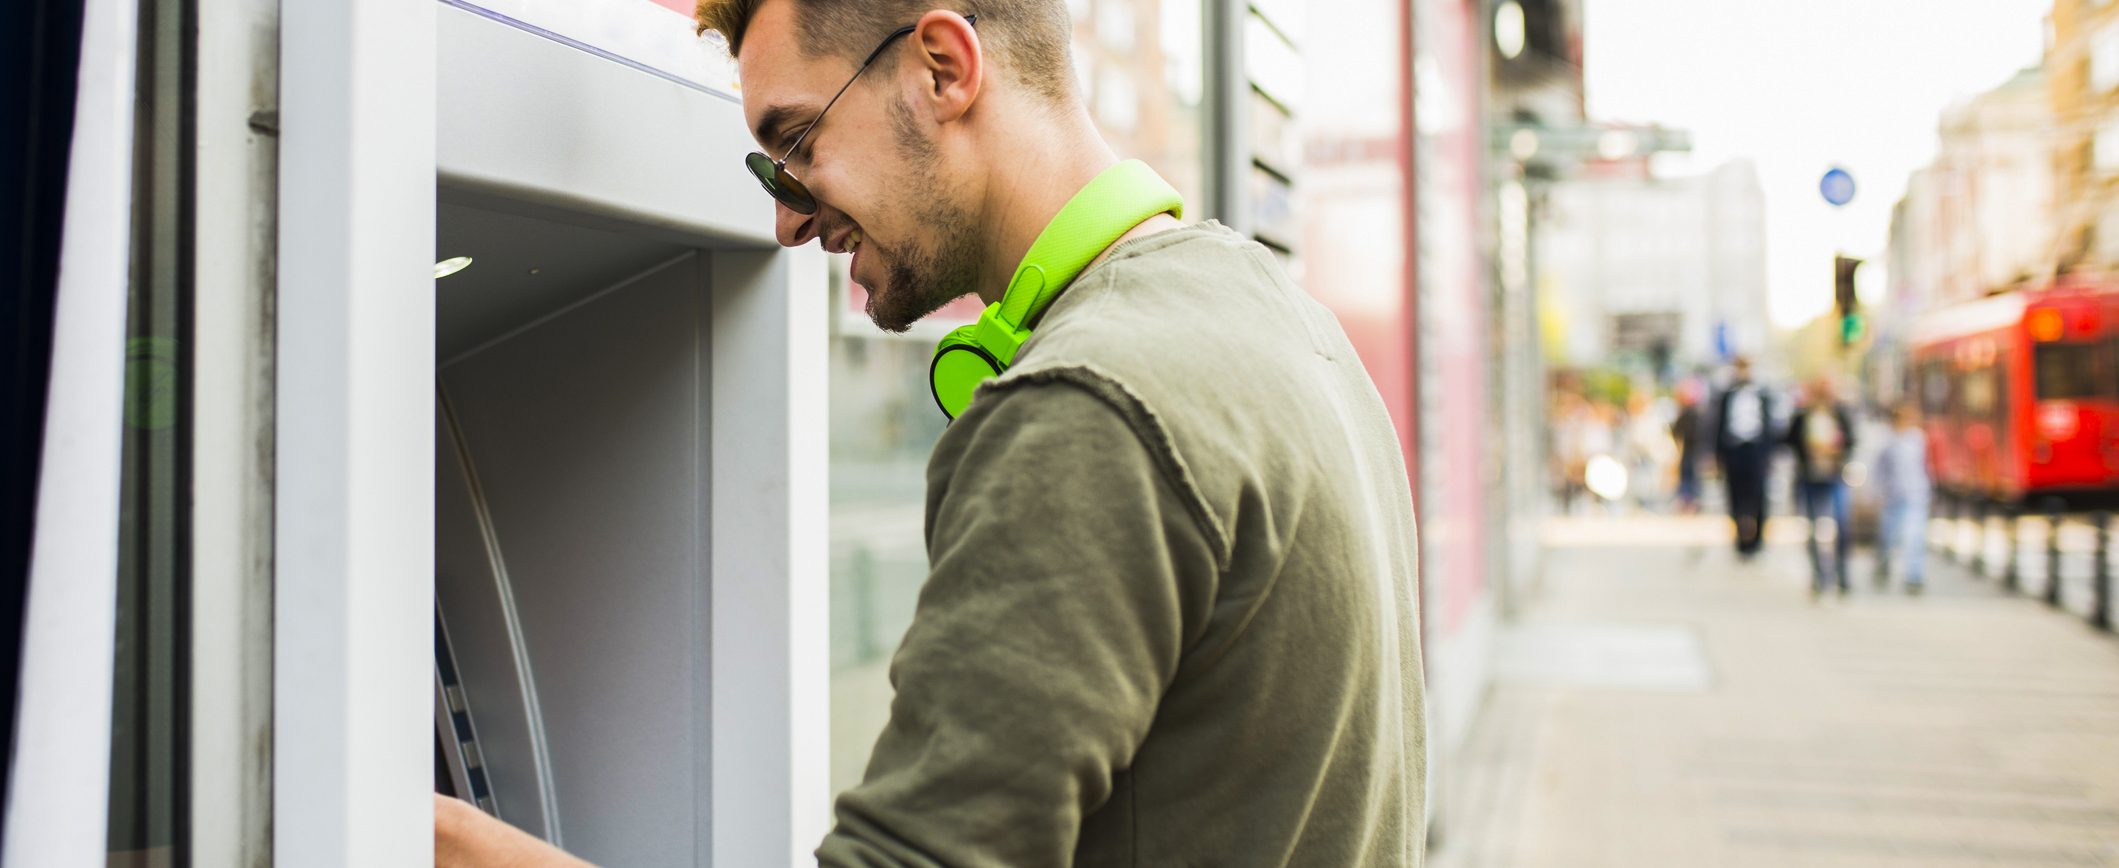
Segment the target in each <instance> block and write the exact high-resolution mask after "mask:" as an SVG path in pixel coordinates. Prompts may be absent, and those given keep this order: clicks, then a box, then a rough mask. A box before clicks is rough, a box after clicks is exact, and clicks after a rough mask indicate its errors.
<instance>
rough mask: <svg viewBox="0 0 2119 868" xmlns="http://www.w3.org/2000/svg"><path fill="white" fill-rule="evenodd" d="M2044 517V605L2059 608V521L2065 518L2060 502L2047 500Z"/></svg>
mask: <svg viewBox="0 0 2119 868" xmlns="http://www.w3.org/2000/svg"><path fill="white" fill-rule="evenodd" d="M2045 515H2046V522H2047V524H2046V536H2045V602H2046V605H2049V606H2053V607H2055V608H2058V607H2059V606H2060V521H2061V519H2062V518H2064V517H2065V516H2064V514H2063V513H2062V512H2061V504H2060V501H2058V500H2047V501H2046V502H2045Z"/></svg>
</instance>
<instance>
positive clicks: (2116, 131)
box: [2090, 123, 2119, 172]
mask: <svg viewBox="0 0 2119 868" xmlns="http://www.w3.org/2000/svg"><path fill="white" fill-rule="evenodd" d="M2090 155H2091V157H2090V158H2091V161H2092V163H2093V164H2094V166H2095V168H2096V169H2097V171H2099V172H2115V171H2119V123H2106V124H2104V125H2103V126H2100V127H2098V128H2097V136H2096V138H2094V139H2092V140H2091V143H2090Z"/></svg>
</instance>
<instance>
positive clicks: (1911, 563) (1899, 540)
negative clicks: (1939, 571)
mask: <svg viewBox="0 0 2119 868" xmlns="http://www.w3.org/2000/svg"><path fill="white" fill-rule="evenodd" d="M1881 531H1882V538H1881V539H1879V540H1877V545H1876V580H1877V581H1878V582H1881V581H1883V580H1884V579H1885V578H1886V577H1888V576H1889V575H1890V570H1891V560H1892V559H1893V558H1900V559H1903V560H1902V563H1903V564H1904V568H1905V571H1906V585H1907V586H1908V587H1916V588H1917V587H1920V583H1921V579H1922V576H1923V567H1925V566H1926V565H1927V554H1928V497H1927V495H1924V494H1921V495H1914V496H1912V497H1886V498H1884V514H1883V528H1882V529H1881Z"/></svg>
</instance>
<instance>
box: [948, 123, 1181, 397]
mask: <svg viewBox="0 0 2119 868" xmlns="http://www.w3.org/2000/svg"><path fill="white" fill-rule="evenodd" d="M1162 213H1168V214H1170V215H1172V216H1175V217H1178V218H1180V219H1182V218H1183V217H1184V214H1185V200H1184V197H1183V196H1180V195H1178V194H1177V190H1176V188H1174V187H1171V186H1170V183H1169V182H1168V181H1164V180H1163V179H1162V176H1161V175H1157V174H1155V170H1154V169H1150V168H1148V164H1146V163H1143V162H1141V161H1139V160H1127V161H1125V162H1122V163H1119V164H1118V165H1116V166H1112V167H1111V168H1109V169H1105V170H1104V171H1103V172H1102V173H1101V174H1099V175H1097V176H1096V178H1095V179H1094V180H1092V181H1090V182H1089V185H1088V186H1086V187H1083V188H1082V189H1081V192H1079V193H1076V194H1074V198H1072V199H1069V200H1067V204H1066V206H1065V207H1063V208H1061V209H1060V211H1059V214H1057V215H1054V216H1053V218H1052V222H1051V223H1048V224H1045V231H1043V232H1040V233H1038V236H1037V240H1036V241H1033V242H1031V244H1030V250H1029V252H1027V253H1025V254H1023V262H1022V264H1021V265H1017V266H1016V267H1015V277H1013V278H1011V279H1010V280H1009V281H1008V291H1007V292H1006V293H1004V294H1003V295H1002V296H1001V300H1000V301H999V302H996V303H994V304H989V305H987V306H986V311H985V312H984V313H981V314H979V321H978V324H977V325H967V326H964V327H962V328H959V329H957V330H956V331H953V332H950V333H949V336H948V337H945V338H943V339H942V343H941V345H939V346H937V347H935V348H934V361H933V362H932V363H931V364H930V365H929V367H928V369H927V376H928V379H929V381H930V382H931V383H932V385H933V387H934V402H935V403H936V404H939V405H941V407H942V412H943V413H944V414H946V415H948V416H949V418H951V419H955V418H956V417H957V416H958V415H959V414H961V413H963V412H964V408H965V407H968V406H970V405H971V396H972V394H973V393H974V392H975V391H976V390H977V389H978V387H979V384H980V383H983V382H986V381H987V380H990V379H993V378H994V377H997V376H999V375H1000V373H1001V372H1002V371H1005V370H1008V366H1009V365H1011V364H1014V362H1015V352H1016V350H1018V349H1021V348H1022V346H1023V342H1024V341H1027V340H1029V339H1030V329H1029V328H1028V327H1026V326H1025V323H1028V322H1029V321H1031V320H1032V319H1035V318H1037V315H1038V314H1039V313H1041V312H1043V311H1044V309H1045V307H1046V306H1047V305H1050V304H1051V303H1052V300H1053V299H1054V298H1057V297H1058V296H1059V293H1060V290H1062V289H1065V288H1066V287H1067V284H1069V283H1071V282H1073V281H1074V276H1075V275H1077V274H1080V273H1081V272H1082V269H1084V268H1087V267H1088V266H1089V262H1090V260H1093V259H1095V258H1096V257H1097V255H1098V254H1100V253H1103V252H1104V248H1106V247H1110V246H1111V242H1113V241H1117V240H1118V237H1119V236H1121V235H1124V234H1126V232H1127V231H1128V230H1131V229H1132V228H1133V227H1135V226H1138V225H1140V223H1141V221H1143V220H1146V219H1148V218H1150V217H1153V216H1155V215H1157V214H1162Z"/></svg>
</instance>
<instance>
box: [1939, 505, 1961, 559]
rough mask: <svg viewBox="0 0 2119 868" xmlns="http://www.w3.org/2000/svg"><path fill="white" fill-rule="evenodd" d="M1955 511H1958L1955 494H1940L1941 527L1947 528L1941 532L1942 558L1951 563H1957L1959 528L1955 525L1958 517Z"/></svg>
mask: <svg viewBox="0 0 2119 868" xmlns="http://www.w3.org/2000/svg"><path fill="white" fill-rule="evenodd" d="M1957 513H1958V501H1957V495H1954V494H1945V495H1943V496H1942V518H1943V527H1944V528H1947V529H1946V530H1944V531H1943V534H1942V556H1943V559H1945V560H1947V561H1949V562H1950V563H1953V564H1954V563H1957V535H1958V530H1959V529H1958V527H1957V519H1958V515H1957Z"/></svg>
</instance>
